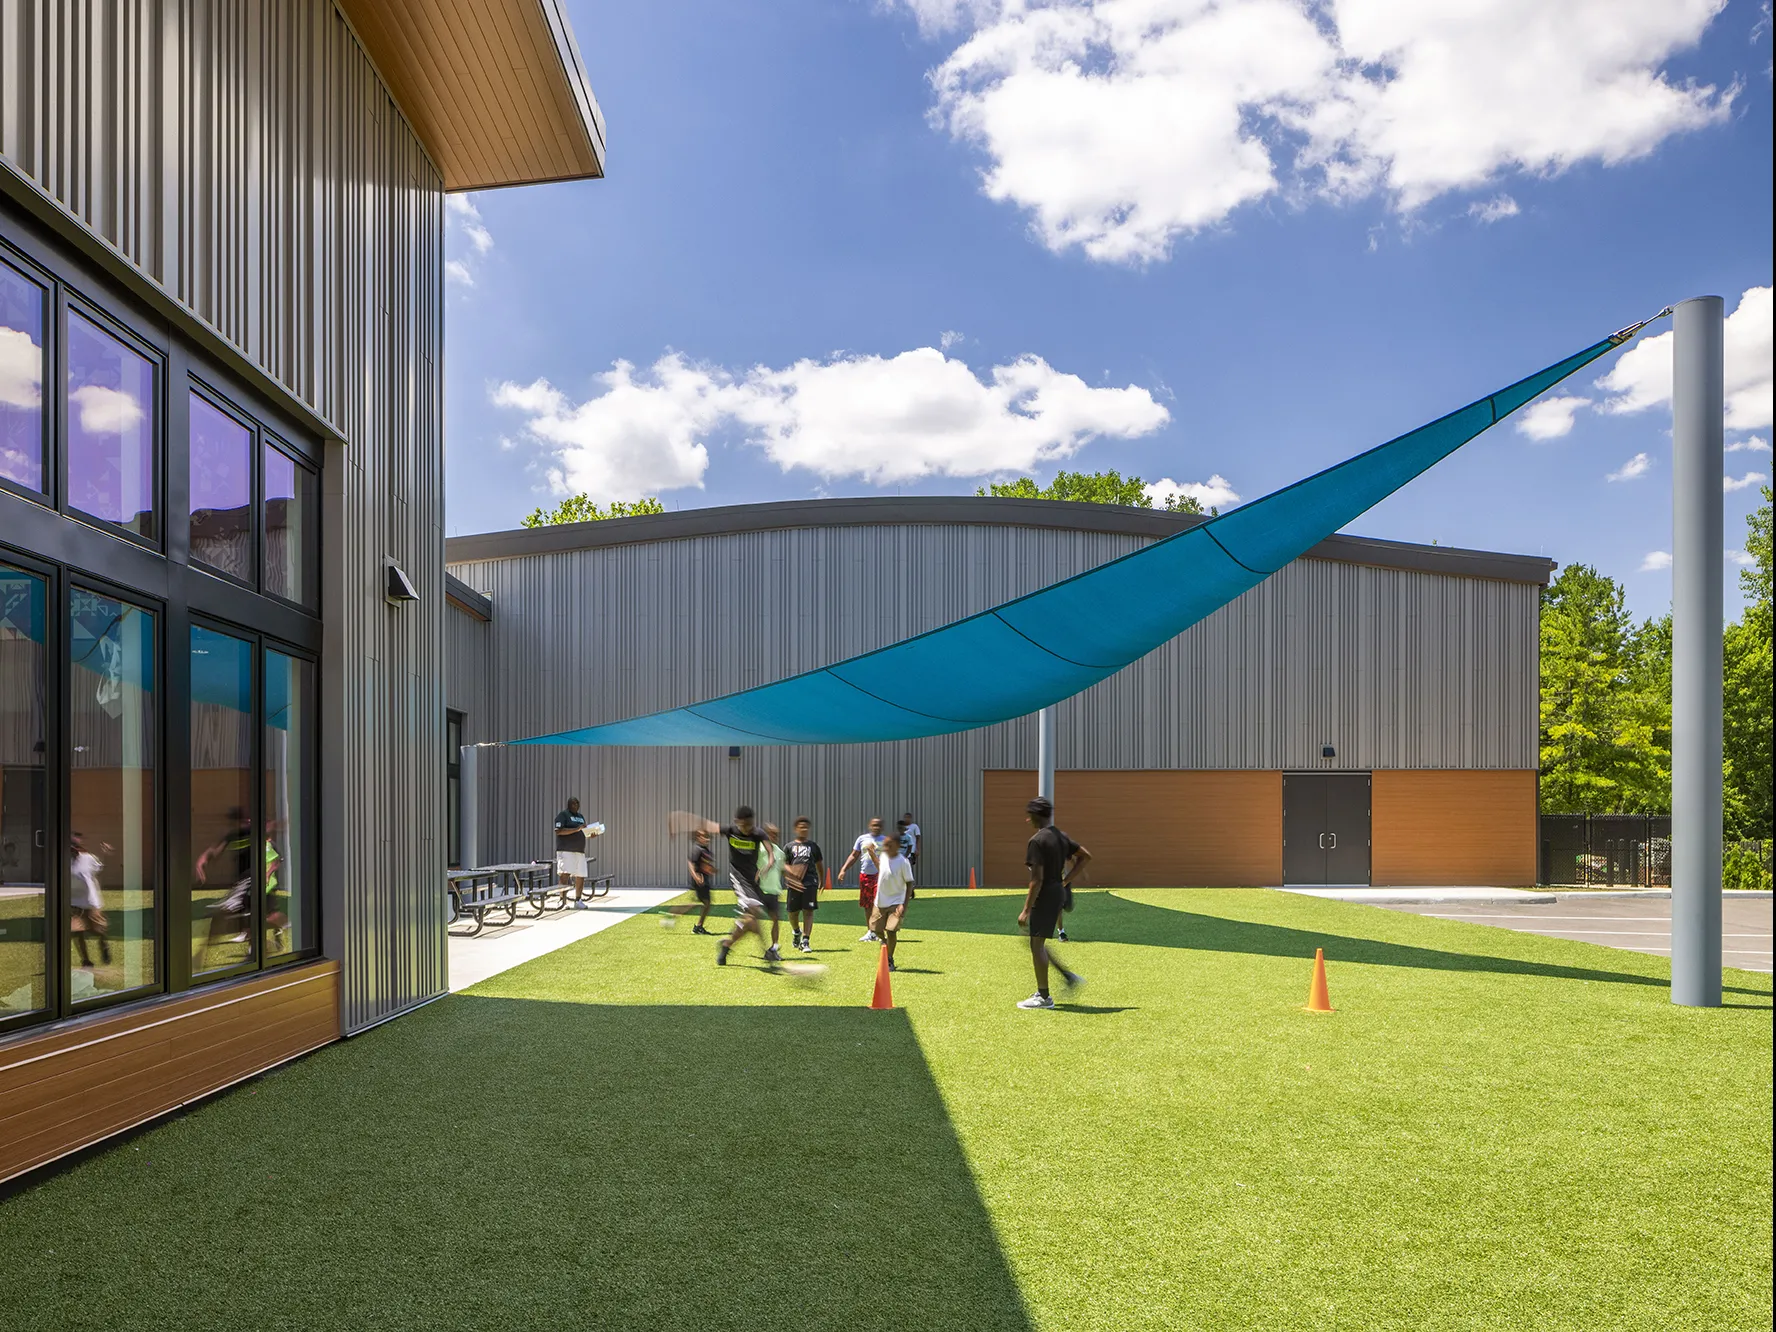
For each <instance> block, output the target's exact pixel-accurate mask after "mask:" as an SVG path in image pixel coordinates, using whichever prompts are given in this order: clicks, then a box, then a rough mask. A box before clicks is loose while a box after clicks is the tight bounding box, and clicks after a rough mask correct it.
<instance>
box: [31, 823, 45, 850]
mask: <svg viewBox="0 0 1776 1332" xmlns="http://www.w3.org/2000/svg"><path fill="white" fill-rule="evenodd" d="M31 845H33V846H35V847H36V848H37V849H38V850H40V851H41V850H42V849H43V829H41V828H39V829H38V830H37V831H36V833H35V834H34V835H33V836H32V838H31Z"/></svg>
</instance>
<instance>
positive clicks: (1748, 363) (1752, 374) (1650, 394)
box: [1597, 287, 1772, 430]
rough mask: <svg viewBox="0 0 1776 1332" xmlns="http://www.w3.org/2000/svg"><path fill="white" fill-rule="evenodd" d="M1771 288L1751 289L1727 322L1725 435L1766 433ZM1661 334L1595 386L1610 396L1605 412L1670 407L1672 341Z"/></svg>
mask: <svg viewBox="0 0 1776 1332" xmlns="http://www.w3.org/2000/svg"><path fill="white" fill-rule="evenodd" d="M1770 322H1771V321H1770V288H1769V287H1752V288H1749V289H1748V290H1747V291H1746V292H1745V294H1744V295H1742V296H1741V297H1740V298H1739V305H1738V307H1737V308H1736V309H1734V311H1733V313H1731V314H1730V315H1728V316H1727V322H1726V329H1725V334H1724V336H1725V344H1724V347H1723V353H1724V357H1725V362H1726V365H1725V369H1726V390H1727V429H1729V430H1767V429H1769V428H1770V425H1771V419H1770V418H1771V382H1770V373H1771V372H1770V357H1771V344H1772V338H1771V330H1770ZM1672 336H1673V335H1672V334H1671V333H1670V332H1665V333H1661V334H1659V335H1658V336H1657V337H1652V338H1647V339H1645V340H1644V341H1642V342H1637V343H1636V344H1635V345H1634V346H1632V347H1630V348H1629V349H1628V350H1627V351H1625V352H1623V353H1622V355H1621V358H1620V359H1619V360H1617V362H1616V363H1615V365H1614V366H1613V367H1612V368H1611V369H1610V372H1609V373H1608V374H1607V375H1604V376H1603V377H1602V378H1601V379H1599V380H1598V381H1597V387H1598V388H1600V389H1602V390H1603V391H1604V392H1606V393H1609V394H1612V395H1614V396H1612V397H1610V398H1609V399H1608V400H1607V401H1605V402H1604V404H1603V410H1604V411H1606V412H1641V411H1645V410H1647V409H1648V408H1649V407H1660V406H1663V405H1664V404H1666V403H1668V402H1670V401H1671V339H1672Z"/></svg>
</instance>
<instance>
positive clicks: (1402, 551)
mask: <svg viewBox="0 0 1776 1332" xmlns="http://www.w3.org/2000/svg"><path fill="white" fill-rule="evenodd" d="M1205 521H1207V520H1206V519H1205V518H1202V517H1200V516H1197V515H1194V514H1178V513H1168V512H1167V511H1166V510H1164V509H1137V508H1132V507H1129V506H1126V505H1121V504H1081V503H1078V502H1076V501H1073V500H1035V499H1006V498H1001V497H998V496H978V495H876V496H867V497H863V498H858V499H812V500H775V501H772V502H770V503H767V504H723V505H716V506H714V507H711V508H703V509H683V510H680V511H679V512H677V513H653V514H644V515H642V516H641V517H637V518H606V519H603V520H602V521H599V522H591V523H557V524H554V525H552V526H549V527H524V528H519V529H518V530H516V531H512V532H482V533H478V534H475V535H472V536H458V537H450V538H448V539H447V540H446V541H445V542H444V559H445V562H446V563H447V564H453V565H454V564H466V563H470V562H472V561H476V560H511V559H523V558H525V557H527V556H533V555H559V554H563V553H566V552H568V551H576V550H598V549H602V548H604V547H607V546H631V545H638V544H646V543H649V542H655V541H683V540H687V539H689V538H692V537H710V536H732V535H735V534H737V533H741V532H778V531H787V530H791V529H794V528H813V527H905V526H970V527H1043V528H1050V529H1054V530H1058V531H1067V532H1099V533H1109V534H1113V535H1117V536H1144V537H1153V538H1160V537H1169V536H1172V535H1174V534H1176V533H1178V532H1182V531H1185V530H1186V529H1188V528H1192V527H1195V526H1196V525H1197V524H1198V523H1201V522H1205ZM1304 558H1309V559H1321V560H1336V561H1338V562H1339V563H1341V564H1369V565H1375V566H1377V567H1380V568H1385V569H1412V570H1417V571H1419V572H1423V573H1440V574H1453V575H1456V576H1458V577H1466V578H1491V579H1495V580H1497V581H1500V582H1507V583H1534V584H1537V585H1538V586H1545V585H1546V584H1547V582H1548V578H1549V576H1550V575H1551V574H1552V573H1553V571H1554V569H1555V567H1556V565H1555V563H1554V561H1553V560H1550V559H1546V558H1544V557H1542V556H1539V555H1508V554H1501V553H1498V552H1494V551H1484V550H1463V549H1460V548H1458V547H1455V546H1421V545H1417V544H1415V543H1413V542H1409V541H1384V540H1382V539H1380V538H1379V537H1360V536H1342V535H1341V536H1332V537H1327V538H1326V540H1324V541H1322V542H1320V544H1319V545H1317V546H1315V547H1313V549H1311V550H1309V551H1308V552H1307V555H1306V556H1305V557H1304Z"/></svg>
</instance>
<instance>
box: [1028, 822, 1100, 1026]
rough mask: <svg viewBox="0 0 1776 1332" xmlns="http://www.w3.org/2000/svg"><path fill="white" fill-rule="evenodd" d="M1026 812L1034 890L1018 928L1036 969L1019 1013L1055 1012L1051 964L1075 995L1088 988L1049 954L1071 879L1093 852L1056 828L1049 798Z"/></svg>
mask: <svg viewBox="0 0 1776 1332" xmlns="http://www.w3.org/2000/svg"><path fill="white" fill-rule="evenodd" d="M1024 809H1025V811H1026V813H1027V814H1028V815H1029V819H1030V826H1031V827H1032V828H1034V829H1035V830H1036V835H1035V836H1034V837H1032V838H1031V839H1030V843H1029V846H1028V847H1027V848H1026V850H1025V852H1024V864H1025V865H1027V866H1028V867H1029V870H1030V889H1029V892H1027V893H1026V894H1025V895H1024V909H1023V910H1022V911H1021V912H1019V913H1018V925H1019V927H1020V928H1022V927H1023V926H1026V925H1027V926H1028V927H1029V930H1030V962H1031V964H1032V965H1033V966H1034V967H1035V968H1036V993H1035V994H1033V995H1031V996H1030V997H1029V998H1028V999H1024V1000H1020V1001H1019V1003H1018V1007H1019V1008H1053V1007H1054V1006H1055V1005H1054V1000H1053V999H1051V998H1049V994H1048V968H1049V966H1050V964H1053V966H1054V968H1055V970H1056V971H1059V972H1060V973H1061V979H1062V980H1064V981H1066V982H1067V988H1068V989H1077V988H1078V987H1079V986H1080V985H1083V984H1084V983H1085V982H1084V981H1083V980H1082V979H1081V978H1080V977H1079V975H1078V974H1077V973H1075V972H1071V971H1068V970H1067V968H1066V967H1065V966H1063V965H1062V964H1061V960H1060V958H1058V957H1056V956H1055V955H1054V953H1053V952H1052V951H1050V949H1049V946H1048V941H1049V939H1050V938H1051V937H1052V936H1053V935H1054V932H1055V925H1056V924H1057V923H1058V922H1059V920H1060V918H1061V909H1062V907H1063V906H1064V905H1065V904H1066V901H1067V899H1068V897H1070V896H1071V895H1072V892H1073V877H1074V876H1075V875H1076V874H1078V873H1079V871H1080V870H1082V869H1084V868H1085V864H1086V862H1087V861H1088V860H1090V859H1091V852H1090V851H1087V850H1086V849H1085V848H1084V847H1083V846H1081V845H1079V843H1078V842H1075V841H1074V840H1073V839H1072V838H1071V837H1069V836H1067V834H1066V833H1064V832H1062V831H1061V830H1060V829H1059V828H1057V827H1055V826H1054V824H1053V822H1052V820H1053V818H1054V806H1053V805H1052V804H1050V803H1049V802H1048V800H1047V799H1046V798H1044V797H1042V796H1037V797H1036V798H1035V799H1034V800H1032V801H1031V802H1030V803H1029V804H1028V805H1026V806H1024Z"/></svg>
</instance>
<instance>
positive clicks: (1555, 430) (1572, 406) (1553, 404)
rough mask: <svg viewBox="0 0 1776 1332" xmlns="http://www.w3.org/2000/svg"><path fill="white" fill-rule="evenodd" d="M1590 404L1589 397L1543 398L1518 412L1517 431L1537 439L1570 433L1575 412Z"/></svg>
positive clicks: (1558, 436) (1554, 437) (1556, 437)
mask: <svg viewBox="0 0 1776 1332" xmlns="http://www.w3.org/2000/svg"><path fill="white" fill-rule="evenodd" d="M1590 405H1591V399H1589V398H1575V397H1564V398H1543V399H1542V400H1541V401H1540V402H1536V403H1532V404H1531V405H1530V406H1529V408H1528V409H1527V410H1526V411H1522V412H1519V413H1518V414H1517V433H1518V434H1520V435H1527V436H1529V438H1531V439H1535V440H1543V439H1559V438H1560V437H1561V436H1563V435H1570V434H1571V433H1572V428H1573V416H1574V414H1575V413H1577V412H1578V411H1579V410H1580V409H1581V408H1584V407H1589V406H1590Z"/></svg>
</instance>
